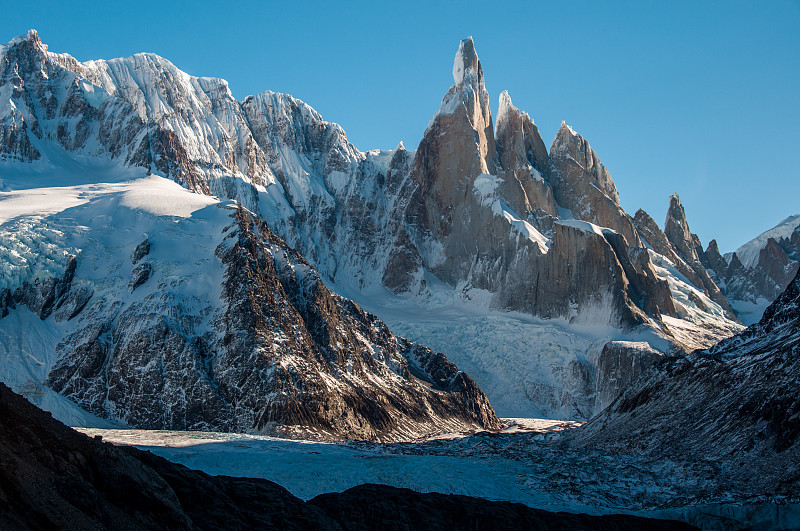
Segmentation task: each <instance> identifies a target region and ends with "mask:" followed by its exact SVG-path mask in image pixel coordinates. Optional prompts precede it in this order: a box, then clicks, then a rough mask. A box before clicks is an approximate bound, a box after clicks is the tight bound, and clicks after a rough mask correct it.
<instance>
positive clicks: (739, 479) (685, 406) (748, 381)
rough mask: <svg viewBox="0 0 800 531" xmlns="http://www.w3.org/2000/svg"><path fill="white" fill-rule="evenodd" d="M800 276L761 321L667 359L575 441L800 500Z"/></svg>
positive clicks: (578, 433)
mask: <svg viewBox="0 0 800 531" xmlns="http://www.w3.org/2000/svg"><path fill="white" fill-rule="evenodd" d="M798 380H800V274H797V275H796V276H795V278H794V280H793V281H792V282H791V283H790V284H789V286H788V287H787V288H786V290H785V291H784V292H783V294H781V296H780V297H778V298H777V299H776V300H775V302H773V303H772V304H771V305H770V306H769V307H768V308H767V309H766V311H765V312H764V316H763V317H762V319H761V321H759V322H758V323H756V324H754V325H753V326H751V327H749V328H748V329H746V330H745V331H743V332H742V333H740V334H738V335H736V336H733V337H731V338H728V339H726V340H723V341H721V342H720V343H719V344H717V345H715V346H714V347H712V348H710V349H708V350H699V351H696V352H693V353H692V354H689V355H687V356H682V357H677V358H672V359H668V360H665V361H664V362H663V363H661V364H660V365H659V366H657V368H656V370H654V371H652V372H651V373H650V375H649V376H648V377H646V378H642V379H640V380H639V381H638V382H636V383H635V384H634V385H632V386H630V388H629V389H628V390H626V391H625V392H624V393H623V394H622V395H620V396H619V398H618V399H617V400H616V401H615V402H614V403H613V404H611V406H609V408H608V409H606V410H605V411H604V412H603V413H601V414H600V415H598V416H597V417H595V418H594V419H593V420H592V421H591V422H589V423H588V424H586V425H585V426H584V427H583V428H582V429H581V430H578V431H576V432H575V443H576V444H577V446H578V447H591V448H597V447H601V448H607V449H611V450H613V451H618V452H622V453H640V454H645V455H649V456H693V458H695V459H706V460H710V461H712V462H715V463H717V464H719V465H720V472H719V474H718V476H717V478H716V479H717V481H718V482H719V484H720V485H721V487H722V488H723V490H729V489H738V490H739V491H740V492H749V493H751V494H752V495H754V496H763V495H767V494H771V495H780V496H783V495H786V496H789V497H790V498H796V496H797V492H798V486H799V485H800V468H798V466H797V463H798V462H799V461H800V391H799V390H798V386H797V382H798Z"/></svg>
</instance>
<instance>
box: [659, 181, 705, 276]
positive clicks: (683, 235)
mask: <svg viewBox="0 0 800 531" xmlns="http://www.w3.org/2000/svg"><path fill="white" fill-rule="evenodd" d="M664 234H666V235H667V239H668V240H669V241H670V243H672V245H674V246H675V247H676V248H677V249H678V251H679V252H680V253H681V254H682V255H683V257H684V259H685V260H687V261H689V262H693V261H697V260H699V259H700V255H701V254H702V247H701V246H700V239H699V238H698V237H697V235H695V234H692V232H691V231H690V230H689V222H688V221H686V212H685V211H684V209H683V204H682V203H681V198H680V197H678V194H672V196H670V198H669V209H668V210H667V219H666V221H665V222H664Z"/></svg>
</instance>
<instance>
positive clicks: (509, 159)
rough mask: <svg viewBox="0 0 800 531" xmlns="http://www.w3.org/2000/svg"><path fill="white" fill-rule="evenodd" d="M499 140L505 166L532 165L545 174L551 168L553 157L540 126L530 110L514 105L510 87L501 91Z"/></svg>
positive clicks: (498, 111) (498, 144) (497, 147)
mask: <svg viewBox="0 0 800 531" xmlns="http://www.w3.org/2000/svg"><path fill="white" fill-rule="evenodd" d="M495 143H496V149H497V157H498V159H499V161H500V165H501V166H502V167H503V169H505V170H514V169H529V168H530V167H532V168H534V169H535V170H536V171H538V172H539V173H541V174H546V173H547V172H549V171H550V157H549V156H548V154H547V147H545V145H544V141H543V140H542V135H541V134H539V128H538V127H536V124H534V123H533V119H532V118H531V117H530V116H529V115H528V113H526V112H522V111H520V110H519V109H517V108H516V107H514V104H513V103H512V102H511V96H509V95H508V91H506V90H504V91H503V92H502V93H501V94H500V103H499V106H498V109H497V127H496V132H495Z"/></svg>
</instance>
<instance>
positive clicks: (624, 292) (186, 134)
mask: <svg viewBox="0 0 800 531" xmlns="http://www.w3.org/2000/svg"><path fill="white" fill-rule="evenodd" d="M0 102H1V103H0V159H2V161H0V166H1V167H2V173H0V181H1V182H0V186H2V189H3V190H4V193H5V194H6V198H5V204H6V205H7V206H9V207H10V206H12V205H13V206H14V208H13V209H12V208H9V209H8V210H7V212H8V214H6V215H4V216H2V219H0V223H2V225H0V229H1V230H2V238H3V240H2V242H0V243H2V246H0V250H2V253H3V256H4V257H7V262H6V264H5V265H4V266H3V267H4V269H3V276H2V279H0V315H3V316H4V317H3V318H2V319H0V338H3V341H2V343H0V344H2V345H3V353H4V356H5V357H6V358H8V359H14V360H16V361H15V362H14V363H16V365H14V366H15V367H17V368H16V369H14V370H13V371H12V370H10V369H6V375H5V377H4V379H5V380H6V381H10V380H13V382H12V383H14V384H16V386H17V388H18V389H20V388H25V389H28V390H29V392H28V395H29V396H43V395H47V394H48V393H50V390H55V391H57V392H58V393H60V395H61V396H65V397H68V398H69V399H70V400H72V401H74V402H75V403H77V404H79V405H80V406H81V407H82V408H84V409H85V410H87V411H89V412H91V413H93V414H95V415H97V416H99V417H103V418H107V419H112V420H114V421H117V422H122V423H125V424H128V425H130V426H138V427H153V428H157V427H158V428H183V429H186V428H191V429H218V430H256V431H270V430H278V431H286V432H289V433H296V434H301V435H303V434H305V435H314V434H316V435H319V436H325V437H327V436H330V437H349V438H364V439H394V438H414V437H418V436H422V435H425V434H429V433H432V432H435V431H441V430H443V429H446V430H455V431H460V430H469V429H479V428H480V429H495V428H498V427H499V426H500V423H499V420H498V419H497V417H496V416H495V413H494V411H493V410H492V408H491V406H490V405H489V402H488V400H487V399H486V396H485V395H484V394H483V393H482V392H481V391H480V389H479V386H482V385H483V383H482V382H481V381H478V382H477V384H476V383H475V382H474V381H473V380H472V379H471V378H469V377H467V376H466V375H465V374H464V373H463V372H461V371H459V370H458V369H457V368H456V366H455V365H453V364H452V363H451V362H450V361H448V360H447V359H446V358H445V357H444V356H443V355H441V354H436V353H434V352H432V351H431V350H429V349H427V348H425V347H422V346H420V345H417V344H414V343H412V342H410V341H407V340H405V339H403V338H400V337H397V336H395V335H393V334H392V333H391V332H389V330H388V329H387V328H386V326H385V325H383V323H382V322H381V321H379V320H378V319H377V318H375V317H374V316H372V315H369V314H367V313H366V312H364V311H363V310H361V308H360V307H359V305H357V304H355V303H354V302H352V301H350V300H347V299H344V298H342V297H340V296H338V295H336V294H334V293H333V292H331V291H330V287H333V289H334V290H337V291H340V292H347V293H348V294H349V293H353V294H354V297H355V298H359V297H364V298H365V299H367V298H369V295H367V294H369V293H374V292H375V291H376V290H378V291H379V292H381V293H386V294H390V295H392V296H395V295H396V296H398V297H400V298H401V300H406V301H412V302H419V301H425V300H429V299H431V298H435V297H438V296H440V295H441V294H442V293H444V294H445V296H446V297H447V298H449V299H451V300H458V301H461V302H463V303H464V304H465V305H466V306H468V307H469V306H470V305H472V306H475V305H477V304H478V303H473V302H472V301H478V300H480V301H488V302H487V304H488V305H489V307H490V308H491V309H493V310H498V311H504V312H508V311H512V312H519V313H521V314H524V315H526V316H529V317H530V318H534V319H541V320H544V321H548V322H558V323H563V324H564V327H565V329H567V330H573V329H574V330H578V328H576V327H581V326H587V325H588V326H602V327H605V328H606V329H609V330H612V331H613V332H610V335H609V337H608V338H607V341H604V342H603V344H601V345H599V348H597V349H596V352H594V351H593V352H592V353H588V354H587V353H586V352H583V353H580V352H578V353H574V352H572V353H568V354H567V355H565V357H563V359H562V361H559V362H558V363H556V362H550V363H545V364H544V365H543V366H542V367H537V368H536V370H535V371H533V375H529V374H519V373H520V371H519V370H518V369H514V370H512V371H507V373H506V374H504V377H507V378H510V379H514V378H525V379H526V382H529V383H530V385H528V383H526V385H527V386H528V388H530V389H532V391H531V392H529V393H528V392H527V391H526V393H527V397H528V398H526V400H529V401H530V403H531V404H533V405H535V406H536V407H538V408H539V410H540V411H543V412H544V413H545V414H549V415H564V416H570V417H575V418H581V419H587V418H589V417H591V416H592V415H593V414H595V413H597V412H599V411H600V410H601V409H603V408H604V407H605V406H606V405H608V403H610V402H611V401H612V400H613V399H614V398H615V397H616V396H617V395H618V394H619V392H621V391H622V390H623V389H624V388H625V386H626V385H627V384H628V383H629V382H631V381H633V380H634V379H635V378H636V377H637V376H638V375H640V374H642V373H644V372H646V371H647V370H648V368H649V367H650V366H652V365H654V364H656V363H657V362H658V360H660V359H661V358H662V357H664V356H665V355H673V354H675V353H679V352H689V351H692V350H694V349H695V348H705V347H710V346H711V345H713V344H714V343H716V342H717V341H718V340H719V339H721V338H724V337H727V336H730V335H732V334H734V333H737V332H739V331H740V330H741V329H742V328H743V327H742V325H741V323H740V322H739V319H738V318H737V315H736V312H735V307H733V306H731V305H730V304H729V302H728V298H727V296H729V295H730V294H731V293H734V291H732V290H735V289H736V286H739V285H743V283H744V284H747V286H761V284H764V283H767V284H769V282H772V284H769V286H770V288H769V289H773V288H774V289H773V291H775V290H777V288H778V287H779V284H780V283H781V282H783V280H782V279H784V278H785V276H780V275H781V274H783V273H780V272H777V269H776V267H777V266H776V267H772V266H769V265H768V262H769V263H772V262H775V263H778V264H784V266H783V267H784V270H785V271H783V270H782V271H783V272H784V273H787V272H788V271H789V269H791V267H790V264H791V263H795V264H796V262H791V260H796V254H792V253H793V252H794V251H791V249H790V248H789V247H787V245H789V244H790V243H791V242H793V241H795V240H791V237H789V238H788V240H787V239H786V238H784V239H782V240H780V242H779V241H778V240H775V239H773V240H772V242H774V243H773V244H768V245H767V246H766V247H765V249H768V250H764V251H762V254H764V255H765V258H764V261H763V263H764V265H759V267H761V268H762V269H763V270H764V271H767V270H768V271H769V273H764V274H768V275H771V276H769V278H770V279H771V280H770V281H769V282H767V281H764V282H761V280H759V279H757V278H755V277H753V279H751V280H742V279H744V278H745V277H744V276H742V275H739V273H737V272H736V271H738V270H736V263H737V262H736V259H730V261H728V260H725V259H724V258H721V257H720V256H719V252H716V253H714V252H713V251H714V249H716V246H715V245H713V242H712V245H710V246H709V249H708V250H707V251H703V250H702V247H701V245H700V242H699V239H698V238H697V237H696V236H695V235H694V234H692V233H691V231H690V230H689V225H688V222H687V221H686V215H685V212H684V210H683V207H682V205H681V203H680V200H679V199H678V197H677V196H673V198H671V200H670V201H671V202H670V209H669V212H668V215H667V220H666V224H665V227H664V229H663V230H662V229H661V228H660V227H659V226H658V225H657V224H656V223H655V222H654V221H653V219H652V218H651V217H650V216H649V215H648V214H647V213H645V212H643V211H639V212H637V213H636V215H635V216H633V217H631V216H630V215H629V214H627V213H626V212H625V211H624V210H623V209H622V207H621V206H620V203H619V192H618V191H617V189H616V186H615V184H614V182H613V180H612V178H611V176H610V174H609V171H608V170H607V169H606V168H605V166H604V165H603V163H602V162H601V161H600V159H599V157H598V155H597V154H596V153H595V151H594V150H593V149H592V148H591V147H590V145H589V143H588V142H587V140H586V139H584V138H583V137H582V136H581V135H579V134H578V133H576V132H575V131H574V130H573V129H571V128H570V127H569V126H567V125H566V124H562V126H561V128H560V129H559V130H558V133H557V134H556V137H555V139H554V140H553V142H552V144H551V146H550V148H549V150H548V149H547V147H546V146H545V144H544V141H543V139H542V137H541V135H540V134H539V131H538V128H537V126H536V125H535V124H534V121H533V120H532V119H531V117H530V116H529V115H528V114H527V113H525V112H522V111H520V110H519V109H517V108H516V107H514V105H513V103H512V102H511V98H510V96H509V95H508V93H507V92H504V93H502V94H501V95H500V104H499V111H498V116H497V119H496V121H495V120H493V118H492V116H491V111H490V108H489V94H488V92H487V90H486V88H485V82H484V73H483V68H482V65H481V62H480V60H479V59H478V55H477V53H476V51H475V46H474V43H473V41H472V39H471V38H470V39H466V40H464V41H462V42H461V43H460V44H459V47H458V51H457V53H456V56H455V60H454V64H453V85H452V86H451V87H450V89H449V90H448V91H447V93H446V94H445V96H444V98H443V100H442V102H441V106H440V108H439V110H438V111H437V112H436V114H435V115H434V117H433V119H432V120H431V122H430V123H429V125H428V127H427V129H426V130H425V133H424V135H423V138H422V141H421V142H420V144H419V146H418V147H417V149H416V150H414V151H408V150H406V149H405V147H404V146H403V145H402V144H401V145H399V146H398V147H397V149H395V150H392V151H377V150H376V151H368V152H361V151H359V150H358V149H356V148H355V147H354V146H353V145H352V144H350V143H349V142H348V140H347V137H346V135H345V132H344V131H343V130H342V128H341V127H339V126H338V125H336V124H332V123H329V122H325V121H324V120H323V119H322V117H321V116H320V115H319V114H318V113H317V112H316V111H314V110H313V109H312V108H311V107H310V106H308V105H307V104H305V103H303V102H301V101H299V100H297V99H295V98H293V97H291V96H289V95H285V94H277V93H272V92H265V93H262V94H258V95H255V96H250V97H248V98H246V99H245V100H244V101H241V102H240V101H237V100H236V99H234V98H233V96H232V94H231V92H230V90H229V88H228V85H227V83H226V82H225V81H223V80H220V79H215V78H198V77H193V76H189V75H188V74H186V73H184V72H182V71H180V70H179V69H177V68H176V67H175V66H174V65H173V64H172V63H170V62H169V61H167V60H166V59H163V58H161V57H158V56H156V55H153V54H136V55H134V56H131V57H128V58H122V59H112V60H107V61H104V60H98V61H88V62H84V63H81V62H78V61H76V60H75V59H74V58H72V57H71V56H69V55H66V54H56V53H52V52H50V51H48V49H47V46H46V45H44V44H43V43H42V41H41V40H40V38H39V36H38V34H36V32H34V31H31V32H29V33H28V34H27V35H23V36H20V37H18V38H16V39H14V40H12V41H11V42H10V43H8V44H7V45H5V46H3V47H2V49H0ZM167 180H170V181H174V183H177V184H178V185H180V186H181V187H183V188H184V189H185V190H177V189H175V188H173V187H170V185H171V183H168V182H167ZM100 183H105V184H103V185H102V186H101V184H100ZM42 190H45V191H42ZM189 192H192V193H189ZM31 194H42V195H43V196H46V197H48V201H49V202H48V204H47V205H48V206H46V207H44V208H40V207H33V206H31V203H30V199H31V197H32V195H31ZM164 197H168V198H169V199H164ZM229 200H233V201H234V202H235V203H236V205H238V206H235V207H234V206H232V205H230V204H229V203H228V201H229ZM795 234H797V233H796V232H795ZM784 240H786V241H788V242H789V243H785V242H784ZM781 242H784V243H781ZM795 243H796V242H795ZM776 245H777V247H778V248H780V249H781V250H782V251H781V252H782V253H784V254H780V253H779V252H778V250H777V248H776ZM781 245H783V247H781ZM765 253H766V254H765ZM767 255H768V256H767ZM770 257H772V258H770ZM792 257H794V258H792ZM773 258H774V259H773ZM770 260H772V262H770ZM787 260H789V261H788V262H787ZM758 264H761V262H760V261H759V262H758ZM779 273H780V274H779ZM759 274H760V273H759ZM753 275H756V273H753ZM747 278H749V277H747ZM759 278H760V277H759ZM787 282H788V280H787ZM326 284H327V285H326ZM329 286H330V287H329ZM743 289H744V288H743ZM748 289H750V288H748ZM759 289H760V288H759ZM765 289H766V288H765ZM736 293H738V292H736ZM747 293H748V294H752V293H755V292H753V291H752V289H750V291H748V292H747ZM758 293H762V292H758ZM763 293H766V292H763ZM770 293H772V292H770ZM776 294H777V292H776ZM748 296H750V295H748ZM764 296H765V297H766V296H767V295H764ZM742 297H744V295H742ZM737 300H738V299H737ZM24 312H31V314H33V315H35V316H36V319H38V321H36V320H34V319H31V318H30V316H29V315H28V314H27V313H24ZM4 322H5V325H4V324H3V323H4ZM23 322H24V323H23ZM23 324H24V326H31V327H34V328H36V329H37V330H39V331H40V332H39V334H38V336H37V337H39V338H40V342H39V343H38V344H36V345H34V344H30V342H31V341H33V342H35V341H38V340H34V339H30V338H24V339H23V338H20V337H19V332H18V330H19V328H18V327H19V326H23ZM630 337H635V339H636V341H635V342H631V341H627V340H626V339H628V338H630ZM37 348H38V349H40V350H41V349H44V350H45V351H46V352H47V354H46V355H44V358H46V359H42V356H41V355H40V356H39V357H38V358H37V357H36V356H37V355H36V354H35V353H34V359H35V360H37V361H36V363H33V362H31V361H30V359H29V358H30V354H31V353H32V352H34V351H35V350H36V349H37ZM526 348H529V349H531V350H536V349H537V348H538V347H537V345H529V346H527V347H526ZM441 350H445V349H441ZM445 353H447V352H445ZM455 361H456V363H459V364H460V360H455ZM12 365H13V364H12ZM20 367H21V368H20ZM48 396H49V395H48ZM490 398H491V397H490ZM398 419H400V420H398Z"/></svg>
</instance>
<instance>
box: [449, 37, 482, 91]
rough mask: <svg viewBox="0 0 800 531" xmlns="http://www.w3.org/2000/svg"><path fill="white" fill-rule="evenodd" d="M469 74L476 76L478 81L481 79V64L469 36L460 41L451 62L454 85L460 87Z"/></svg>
mask: <svg viewBox="0 0 800 531" xmlns="http://www.w3.org/2000/svg"><path fill="white" fill-rule="evenodd" d="M471 74H474V75H477V76H478V79H479V80H482V79H483V71H482V69H481V62H480V60H479V59H478V53H477V52H476V51H475V43H474V42H473V41H472V37H471V36H470V37H467V38H466V39H464V40H462V41H461V43H460V44H459V45H458V51H457V52H456V57H455V59H454V60H453V82H454V83H455V84H456V85H460V84H461V83H464V80H465V78H469V77H470V75H471Z"/></svg>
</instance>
